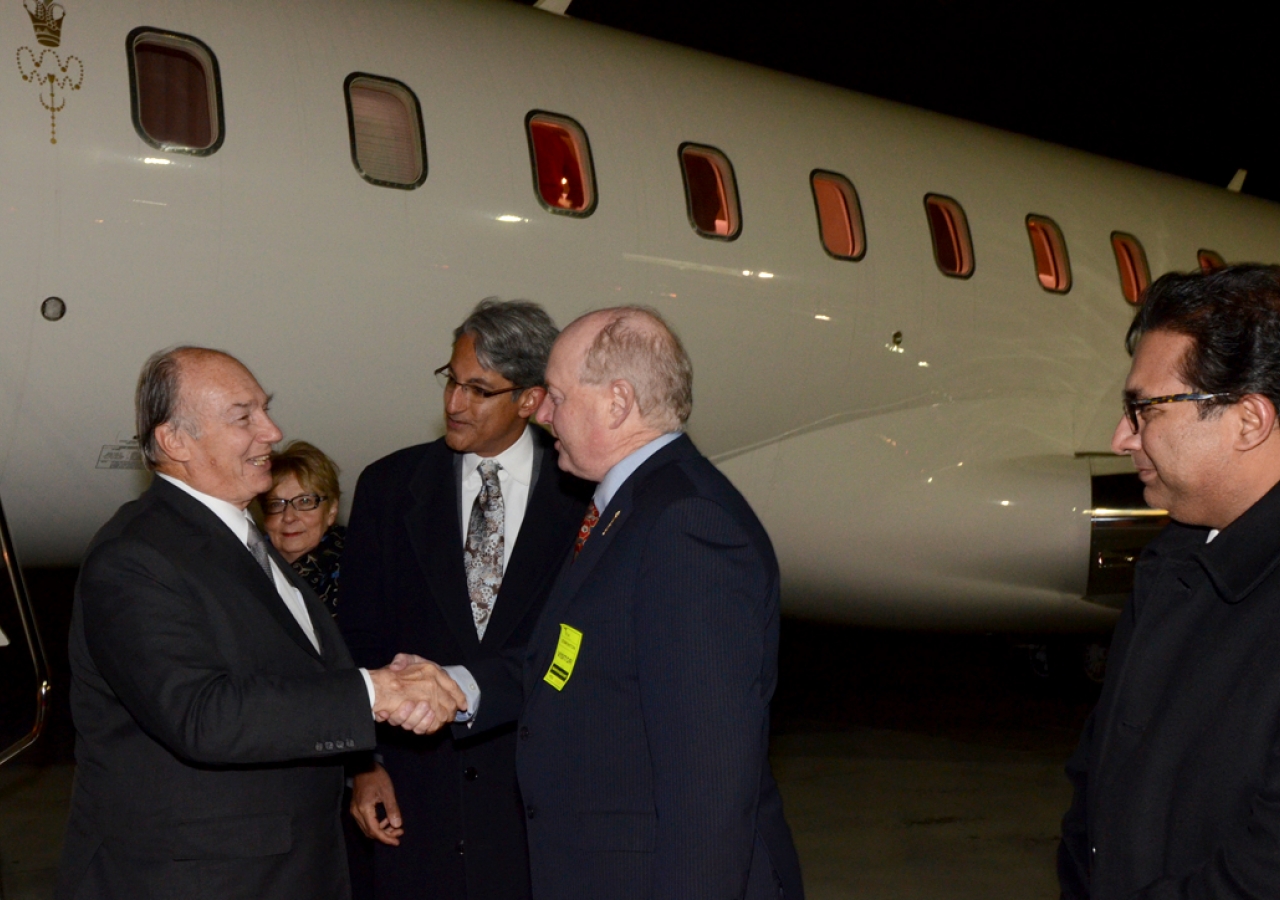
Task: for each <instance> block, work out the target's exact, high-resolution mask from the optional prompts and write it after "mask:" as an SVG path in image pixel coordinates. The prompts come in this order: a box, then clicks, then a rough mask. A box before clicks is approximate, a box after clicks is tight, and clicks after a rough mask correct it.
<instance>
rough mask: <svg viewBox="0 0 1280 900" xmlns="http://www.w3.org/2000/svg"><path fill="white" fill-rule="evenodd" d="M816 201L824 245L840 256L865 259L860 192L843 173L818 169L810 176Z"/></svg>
mask: <svg viewBox="0 0 1280 900" xmlns="http://www.w3.org/2000/svg"><path fill="white" fill-rule="evenodd" d="M809 184H810V185H811V186H812V187H813V202H814V205H816V206H817V208H818V233H819V235H820V236H821V237H822V246H823V247H824V248H826V251H827V252H828V253H830V254H831V255H832V256H834V257H836V258H837V259H851V260H858V259H862V257H863V254H865V253H866V252H867V239H866V234H865V233H864V232H863V228H862V206H861V204H860V203H858V192H857V191H856V190H854V188H853V184H852V183H851V182H850V181H849V179H848V178H845V177H844V176H843V175H837V174H836V173H835V172H824V171H822V170H821V169H814V170H813V172H812V174H810V175H809Z"/></svg>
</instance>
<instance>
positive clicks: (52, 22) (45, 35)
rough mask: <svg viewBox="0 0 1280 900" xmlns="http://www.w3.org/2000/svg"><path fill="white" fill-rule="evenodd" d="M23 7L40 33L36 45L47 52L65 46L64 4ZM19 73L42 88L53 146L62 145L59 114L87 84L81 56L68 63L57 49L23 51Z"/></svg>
mask: <svg viewBox="0 0 1280 900" xmlns="http://www.w3.org/2000/svg"><path fill="white" fill-rule="evenodd" d="M22 6H23V8H24V9H26V11H27V15H28V16H30V17H31V27H32V28H33V29H34V30H35V33H36V43H38V44H39V45H40V46H42V47H45V48H57V47H60V46H62V23H63V21H64V20H65V19H66V17H67V11H66V10H65V9H63V7H62V4H61V3H46V2H45V0H23V3H22ZM17 61H18V72H19V74H21V75H22V80H23V81H29V82H32V83H33V84H36V85H39V88H40V105H41V106H43V107H44V108H45V109H47V110H48V111H49V122H50V125H49V143H51V144H56V143H58V113H60V112H62V110H63V109H65V108H66V105H67V93H68V92H69V91H78V90H80V85H82V84H83V83H84V63H82V62H81V61H80V57H78V56H68V57H67V58H66V59H65V60H64V59H63V58H62V57H61V56H60V55H59V54H58V53H57V52H55V49H44V50H41V51H40V52H39V53H36V51H35V50H33V49H31V48H30V47H19V48H18V52H17Z"/></svg>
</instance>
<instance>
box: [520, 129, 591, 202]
mask: <svg viewBox="0 0 1280 900" xmlns="http://www.w3.org/2000/svg"><path fill="white" fill-rule="evenodd" d="M525 127H526V130H527V131H528V133H529V157H530V159H531V161H532V162H533V190H534V193H535V194H537V195H538V200H539V201H540V202H541V203H542V205H543V207H545V208H546V209H547V210H549V211H550V212H553V213H562V214H565V215H570V216H589V215H591V214H592V213H593V212H595V208H596V191H595V171H594V169H593V168H592V165H591V145H590V144H589V143H587V133H586V132H585V131H583V130H582V126H581V125H579V124H578V123H577V122H575V121H574V120H573V119H570V118H567V117H565V116H557V115H553V114H552V113H544V112H538V111H536V110H535V111H534V112H531V113H529V116H528V118H526V119H525Z"/></svg>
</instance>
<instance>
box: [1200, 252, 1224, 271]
mask: <svg viewBox="0 0 1280 900" xmlns="http://www.w3.org/2000/svg"><path fill="white" fill-rule="evenodd" d="M1196 259H1197V260H1198V261H1199V263H1200V271H1201V272H1216V271H1218V270H1219V269H1225V268H1226V267H1227V261H1226V260H1225V259H1223V258H1222V254H1220V253H1214V252H1213V251H1212V250H1201V251H1200V252H1199V253H1197V254H1196Z"/></svg>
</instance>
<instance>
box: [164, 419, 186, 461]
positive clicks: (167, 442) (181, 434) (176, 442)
mask: <svg viewBox="0 0 1280 900" xmlns="http://www.w3.org/2000/svg"><path fill="white" fill-rule="evenodd" d="M156 446H157V447H159V448H160V452H161V453H163V454H164V455H165V456H167V457H169V459H171V460H173V461H174V462H187V461H188V460H190V459H191V435H189V434H187V432H186V431H185V430H184V429H183V428H182V427H181V426H180V425H177V424H175V423H173V422H166V423H164V424H163V425H161V426H160V427H159V428H157V429H156Z"/></svg>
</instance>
